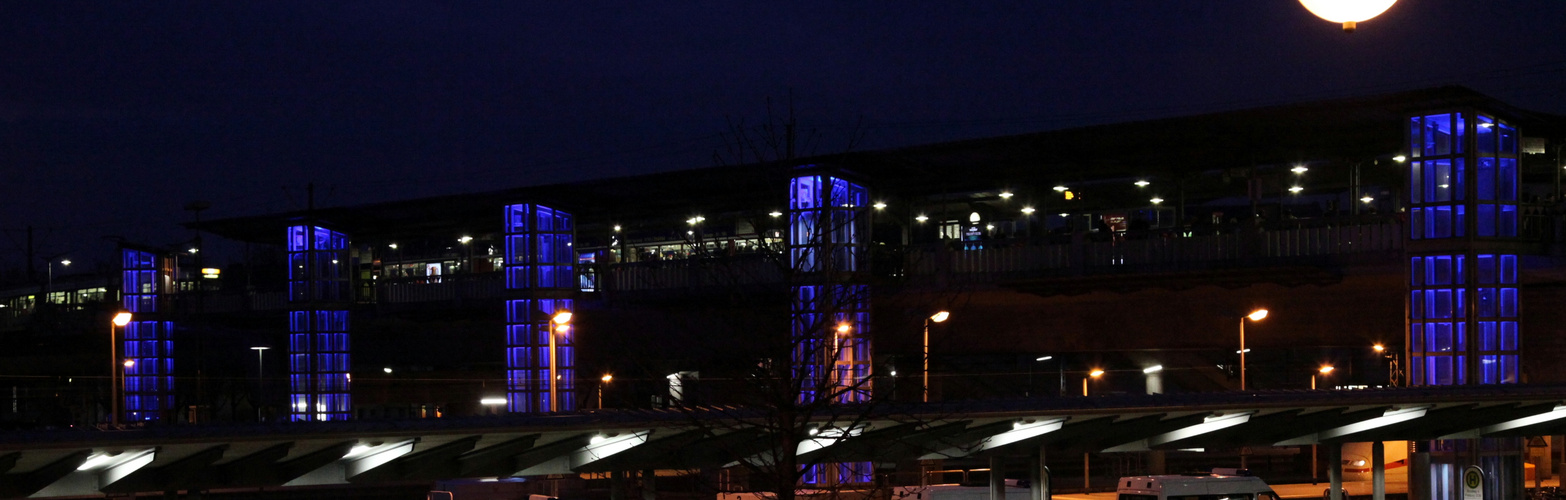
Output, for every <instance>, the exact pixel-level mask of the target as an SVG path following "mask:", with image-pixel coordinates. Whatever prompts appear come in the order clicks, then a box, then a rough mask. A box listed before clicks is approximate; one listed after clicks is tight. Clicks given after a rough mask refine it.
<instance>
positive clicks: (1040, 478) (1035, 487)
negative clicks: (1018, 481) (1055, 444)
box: [1028, 444, 1051, 500]
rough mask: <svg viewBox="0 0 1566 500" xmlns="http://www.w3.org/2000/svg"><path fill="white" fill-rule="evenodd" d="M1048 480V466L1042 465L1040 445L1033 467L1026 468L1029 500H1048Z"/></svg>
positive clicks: (1042, 446)
mask: <svg viewBox="0 0 1566 500" xmlns="http://www.w3.org/2000/svg"><path fill="white" fill-rule="evenodd" d="M1049 479H1050V478H1049V466H1047V465H1044V445H1042V444H1041V445H1039V454H1038V457H1037V458H1036V459H1035V460H1034V462H1033V466H1032V467H1028V480H1029V485H1028V498H1029V500H1050V496H1051V494H1050V491H1049Z"/></svg>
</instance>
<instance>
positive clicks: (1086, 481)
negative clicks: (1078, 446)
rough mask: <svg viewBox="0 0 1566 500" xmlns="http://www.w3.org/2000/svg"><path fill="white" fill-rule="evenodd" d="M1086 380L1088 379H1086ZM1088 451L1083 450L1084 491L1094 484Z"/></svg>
mask: <svg viewBox="0 0 1566 500" xmlns="http://www.w3.org/2000/svg"><path fill="white" fill-rule="evenodd" d="M1084 380H1086V379H1084ZM1088 465H1090V464H1088V452H1085V451H1084V452H1082V492H1083V493H1087V492H1088V491H1089V490H1090V489H1091V487H1092V486H1093V481H1092V477H1093V476H1092V474H1090V473H1089V472H1088Z"/></svg>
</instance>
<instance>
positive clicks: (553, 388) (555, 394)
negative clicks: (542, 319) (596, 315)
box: [549, 311, 571, 412]
mask: <svg viewBox="0 0 1566 500" xmlns="http://www.w3.org/2000/svg"><path fill="white" fill-rule="evenodd" d="M570 331H571V311H560V312H557V313H555V315H554V316H551V317H550V318H549V411H551V412H558V411H560V387H559V383H560V372H559V366H558V365H559V364H560V363H559V357H558V354H557V353H556V350H555V335H564V334H566V333H569V332H570Z"/></svg>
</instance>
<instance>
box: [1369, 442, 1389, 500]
mask: <svg viewBox="0 0 1566 500" xmlns="http://www.w3.org/2000/svg"><path fill="white" fill-rule="evenodd" d="M1370 485H1371V494H1370V495H1371V497H1370V498H1371V500H1387V450H1386V443H1383V442H1381V441H1371V443H1370Z"/></svg>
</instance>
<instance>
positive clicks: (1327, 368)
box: [1316, 365, 1332, 375]
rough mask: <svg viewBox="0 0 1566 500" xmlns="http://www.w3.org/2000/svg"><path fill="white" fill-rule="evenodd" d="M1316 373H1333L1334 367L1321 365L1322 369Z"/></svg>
mask: <svg viewBox="0 0 1566 500" xmlns="http://www.w3.org/2000/svg"><path fill="white" fill-rule="evenodd" d="M1316 371H1318V372H1321V374H1322V375H1326V374H1328V373H1332V365H1321V369H1320V370H1316Z"/></svg>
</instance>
